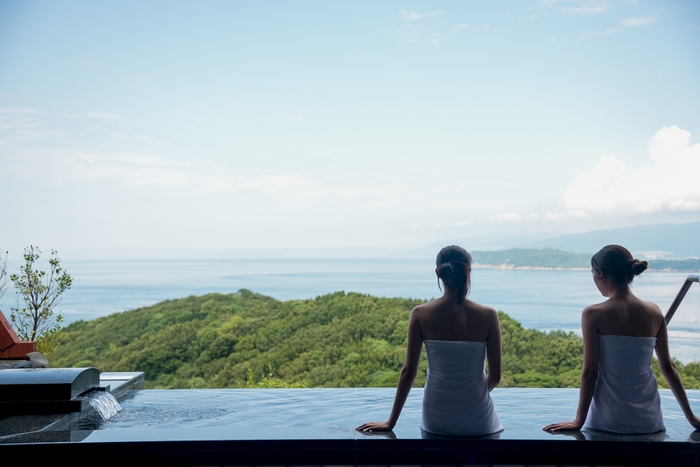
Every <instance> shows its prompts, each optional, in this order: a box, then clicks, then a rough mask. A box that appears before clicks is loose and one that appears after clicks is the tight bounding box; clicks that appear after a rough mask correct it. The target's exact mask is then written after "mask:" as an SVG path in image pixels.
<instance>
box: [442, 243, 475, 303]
mask: <svg viewBox="0 0 700 467" xmlns="http://www.w3.org/2000/svg"><path fill="white" fill-rule="evenodd" d="M435 266H437V275H438V287H440V279H442V282H443V283H444V284H445V287H450V288H451V289H453V290H454V294H455V302H456V303H462V302H463V301H464V298H465V297H466V296H467V294H468V293H469V285H470V284H469V273H470V271H471V267H472V256H471V255H470V254H469V253H468V252H467V250H465V249H464V248H461V247H458V246H457V245H450V246H446V247H445V248H443V249H442V250H440V252H439V253H438V255H437V259H436V260H435Z"/></svg>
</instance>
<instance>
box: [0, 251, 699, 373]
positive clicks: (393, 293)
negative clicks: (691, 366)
mask: <svg viewBox="0 0 700 467" xmlns="http://www.w3.org/2000/svg"><path fill="white" fill-rule="evenodd" d="M63 265H64V266H65V267H66V269H67V270H68V271H69V272H70V273H71V275H72V276H73V278H74V281H73V284H74V285H73V287H72V288H71V289H70V290H69V291H67V292H66V293H65V294H64V298H63V300H62V302H61V303H60V306H59V309H60V310H61V311H63V314H64V318H65V322H66V324H68V323H70V322H72V321H76V320H79V319H83V320H89V319H93V318H97V317H99V316H105V315H108V314H111V313H117V312H120V311H124V310H129V309H133V308H138V307H143V306H148V305H152V304H154V303H158V302H160V301H162V300H167V299H174V298H182V297H186V296H189V295H202V294H206V293H210V292H219V293H231V292H236V291H238V290H239V289H242V288H245V289H249V290H252V291H254V292H258V293H261V294H264V295H269V296H272V297H275V298H277V299H279V300H290V299H305V298H313V297H316V296H319V295H323V294H327V293H331V292H336V291H340V290H343V291H346V292H360V293H365V294H372V295H376V296H380V297H411V298H420V299H430V298H434V297H436V296H439V295H440V291H439V290H438V287H437V282H436V279H435V273H434V268H435V266H434V263H432V261H430V260H405V259H262V260H251V259H240V260H235V259H226V260H217V259H204V260H140V261H139V260H99V261H97V260H89V261H88V260H86V261H68V260H64V261H63ZM12 266H13V265H12V264H11V265H10V267H11V272H14V269H16V267H15V268H12ZM687 276H688V274H686V273H672V272H653V271H647V272H645V273H644V274H643V275H641V276H640V277H638V278H637V279H635V282H634V288H633V289H634V292H635V294H637V295H638V296H639V297H641V298H643V299H645V300H651V301H653V302H656V303H657V304H658V305H659V306H660V307H661V309H662V310H663V311H666V309H668V307H669V305H670V304H671V302H672V301H673V298H674V297H675V296H676V294H677V292H678V290H679V288H680V287H681V285H682V284H683V282H684V280H685V278H686V277H687ZM8 285H10V286H11V284H8ZM470 298H472V299H473V300H476V301H477V302H480V303H483V304H486V305H489V306H492V307H494V308H496V309H498V310H503V311H504V312H506V313H508V314H509V315H510V316H512V317H513V318H515V319H517V320H518V321H520V322H521V323H522V324H523V326H525V327H527V328H536V329H541V330H552V329H562V330H566V331H574V332H577V333H579V334H580V313H581V310H582V309H583V308H584V307H585V306H587V305H589V304H591V303H596V302H600V301H602V300H604V298H603V297H602V296H601V295H600V294H599V293H598V290H597V289H596V288H595V285H594V284H593V281H592V279H591V273H590V272H589V271H530V270H499V269H475V270H474V271H473V273H472V291H471V294H470ZM1 305H2V307H1V309H2V310H3V311H4V312H5V314H6V315H9V311H10V310H9V309H10V306H11V305H14V296H13V293H12V289H11V288H10V289H9V290H8V292H7V294H6V297H5V300H4V303H2V304H1ZM669 333H670V346H671V354H672V355H673V356H674V357H675V358H678V359H679V360H681V361H684V362H689V361H692V360H700V287H698V285H695V284H694V285H693V287H692V288H691V290H690V292H689V293H688V295H687V296H686V299H685V301H684V302H683V304H682V305H681V307H680V309H679V310H678V312H677V313H676V316H675V317H674V319H673V321H672V322H671V325H670V326H669Z"/></svg>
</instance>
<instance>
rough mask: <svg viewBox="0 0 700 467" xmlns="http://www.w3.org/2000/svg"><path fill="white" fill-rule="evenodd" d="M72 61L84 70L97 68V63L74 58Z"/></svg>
mask: <svg viewBox="0 0 700 467" xmlns="http://www.w3.org/2000/svg"><path fill="white" fill-rule="evenodd" d="M73 61H74V62H75V63H77V64H79V65H82V66H84V67H85V68H97V66H98V65H97V63H95V62H91V61H89V60H83V59H82V58H74V59H73Z"/></svg>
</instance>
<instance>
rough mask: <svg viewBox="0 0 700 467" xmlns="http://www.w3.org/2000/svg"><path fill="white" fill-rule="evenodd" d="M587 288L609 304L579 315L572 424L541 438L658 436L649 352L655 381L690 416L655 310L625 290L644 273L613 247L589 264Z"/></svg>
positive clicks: (642, 264)
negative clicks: (660, 379) (657, 371)
mask: <svg viewBox="0 0 700 467" xmlns="http://www.w3.org/2000/svg"><path fill="white" fill-rule="evenodd" d="M591 266H592V269H591V272H592V274H593V281H594V282H595V285H596V286H597V287H598V290H600V293H601V294H602V295H603V296H604V297H608V299H607V300H606V301H604V302H602V303H598V304H596V305H591V306H589V307H587V308H586V309H584V310H583V315H582V319H581V327H582V331H583V372H582V374H581V392H580V395H579V403H578V411H577V413H576V420H574V421H571V422H564V423H554V424H552V425H547V426H546V427H544V430H545V431H549V432H553V433H555V432H558V431H573V430H580V429H581V428H592V429H594V430H599V431H607V432H612V433H655V432H657V431H661V430H664V429H665V427H664V423H663V418H662V416H661V401H660V398H659V391H658V386H657V382H656V378H655V377H654V373H653V372H652V369H651V359H652V353H653V351H654V350H655V351H656V357H657V359H658V360H659V367H660V368H661V373H662V374H663V375H664V378H666V381H667V382H668V386H669V387H670V388H671V391H672V392H673V395H674V396H675V397H676V400H677V401H678V404H679V405H680V407H681V409H682V410H683V414H684V415H685V417H686V418H687V419H688V422H690V424H691V425H692V426H693V427H694V428H696V429H697V428H700V419H698V417H696V416H695V415H694V414H693V411H692V410H691V408H690V404H689V403H688V397H687V396H686V394H685V389H683V384H682V383H681V379H680V376H679V375H678V371H677V370H676V367H675V365H674V364H673V360H671V355H670V354H669V351H668V331H667V330H666V322H665V320H664V316H663V314H662V313H661V310H660V309H659V307H658V306H657V305H656V304H655V303H651V302H645V301H643V300H640V299H639V298H637V297H635V296H634V294H633V293H632V291H631V290H630V286H629V284H630V283H631V282H632V279H633V278H634V277H635V276H638V275H639V274H641V273H642V272H643V271H644V270H645V269H646V268H647V262H646V261H639V260H636V259H633V258H632V255H631V254H630V252H629V251H628V250H627V249H626V248H624V247H621V246H620V245H608V246H606V247H604V248H603V249H601V250H600V251H599V252H598V253H596V254H595V255H594V256H593V257H592V258H591Z"/></svg>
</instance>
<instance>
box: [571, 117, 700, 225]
mask: <svg viewBox="0 0 700 467" xmlns="http://www.w3.org/2000/svg"><path fill="white" fill-rule="evenodd" d="M690 136H691V135H690V133H689V132H687V131H685V130H682V129H680V128H678V127H677V126H672V127H670V128H668V127H664V128H662V129H661V130H659V131H658V132H657V133H656V134H655V135H654V137H653V138H652V140H651V142H650V143H649V157H650V158H651V160H652V161H653V165H652V166H650V167H643V168H640V169H637V170H636V171H634V172H631V173H629V172H628V170H627V167H626V165H625V164H624V163H623V162H622V161H620V160H619V159H618V158H617V157H615V156H602V157H601V158H600V161H599V162H598V163H597V164H596V165H595V167H593V169H592V170H591V171H589V172H582V173H580V174H578V175H577V176H576V177H575V178H574V179H573V180H572V182H571V184H570V185H569V187H568V188H567V190H566V194H565V195H564V205H565V207H566V208H567V209H568V210H569V214H570V215H574V216H586V215H589V214H605V215H616V214H627V213H657V212H663V211H697V210H700V183H698V175H699V174H700V144H692V145H691V144H690Z"/></svg>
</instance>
